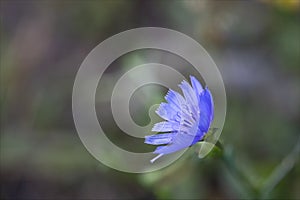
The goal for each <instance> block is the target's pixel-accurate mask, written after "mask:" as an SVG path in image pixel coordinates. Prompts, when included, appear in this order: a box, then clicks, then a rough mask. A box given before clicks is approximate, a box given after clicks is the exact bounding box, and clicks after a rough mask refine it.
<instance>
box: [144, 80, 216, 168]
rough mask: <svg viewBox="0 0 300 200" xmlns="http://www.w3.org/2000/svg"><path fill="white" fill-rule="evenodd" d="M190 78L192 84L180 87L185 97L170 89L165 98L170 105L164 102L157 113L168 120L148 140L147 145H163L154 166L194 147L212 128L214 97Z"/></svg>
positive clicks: (157, 149)
mask: <svg viewBox="0 0 300 200" xmlns="http://www.w3.org/2000/svg"><path fill="white" fill-rule="evenodd" d="M190 79H191V85H190V84H189V83H188V82H187V81H185V80H184V81H182V82H181V84H179V87H180V88H181V90H182V92H183V96H182V95H181V94H179V93H178V92H175V91H174V90H171V89H170V90H169V91H168V93H167V95H166V96H165V99H166V101H167V103H165V102H163V103H161V104H160V106H159V107H158V109H157V110H156V113H157V114H158V115H159V116H160V117H161V118H163V119H164V120H165V121H163V122H159V123H157V124H155V125H154V127H153V128H152V131H155V132H162V133H161V134H155V135H149V136H146V137H145V143H146V144H151V145H161V146H158V147H157V148H156V149H155V151H154V152H153V153H154V154H158V155H157V156H156V157H155V158H153V159H152V160H151V162H152V163H153V162H154V161H155V160H157V159H158V158H160V157H161V156H163V155H166V154H170V153H174V152H176V151H179V150H182V149H184V148H187V147H190V146H192V145H194V144H195V143H197V142H198V141H200V140H202V139H203V137H204V135H205V134H206V133H207V132H208V130H209V128H210V125H211V123H212V120H213V118H214V105H213V98H212V95H211V93H210V91H209V89H208V88H207V87H206V88H205V89H203V87H202V85H201V83H200V82H199V81H198V80H197V79H196V78H195V77H193V76H190Z"/></svg>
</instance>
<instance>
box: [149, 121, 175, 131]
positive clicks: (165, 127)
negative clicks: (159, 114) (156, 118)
mask: <svg viewBox="0 0 300 200" xmlns="http://www.w3.org/2000/svg"><path fill="white" fill-rule="evenodd" d="M179 128H180V124H179V123H176V122H175V123H174V122H158V123H156V124H154V126H153V128H152V131H155V132H170V131H177V130H179Z"/></svg>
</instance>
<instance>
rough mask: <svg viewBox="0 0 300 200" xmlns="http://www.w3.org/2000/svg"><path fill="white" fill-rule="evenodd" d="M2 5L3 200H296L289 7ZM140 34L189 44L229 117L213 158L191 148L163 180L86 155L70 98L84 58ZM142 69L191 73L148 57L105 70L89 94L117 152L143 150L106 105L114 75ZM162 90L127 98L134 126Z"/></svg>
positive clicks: (294, 65)
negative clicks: (164, 34) (149, 31)
mask: <svg viewBox="0 0 300 200" xmlns="http://www.w3.org/2000/svg"><path fill="white" fill-rule="evenodd" d="M0 3H1V6H0V9H1V10H0V13H1V14H0V15H1V27H0V30H1V35H0V40H1V42H0V47H1V49H0V58H1V60H0V61H1V68H0V81H1V82H0V96H1V99H0V112H1V120H0V122H1V125H0V130H1V141H0V150H1V152H0V160H1V163H0V167H1V172H0V174H1V199H45V198H55V199H56V198H61V199H66V198H68V199H142V198H143V199H216V198H222V199H246V198H251V199H252V198H255V199H256V198H268V199H270V198H276V199H281V198H283V199H299V198H300V192H299V188H300V163H299V136H300V135H299V130H300V90H299V85H300V37H299V35H300V9H299V6H300V3H299V1H298V0H274V1H273V0H257V1H234V0H233V1H208V0H198V1H197V0H196V1H193V0H186V1H184V0H183V1H135V0H134V1H122V0H113V1H109V0H103V1H100V0H99V1H92V0H90V1H79V0H75V1H62V2H58V1H47V0H45V1H8V0H4V1H1V2H0ZM142 26H160V27H166V28H171V29H175V30H177V31H181V32H183V33H185V34H187V35H189V36H191V37H192V38H194V39H196V40H197V41H199V42H200V43H201V44H202V45H203V46H204V47H205V48H206V49H207V51H208V52H209V54H210V55H211V56H212V58H213V59H214V60H215V62H216V64H217V65H218V67H219V69H220V71H221V74H222V76H223V78H224V83H225V86H226V92H227V100H228V107H227V110H228V112H227V118H226V122H225V125H224V129H223V133H222V135H221V139H220V140H221V142H222V144H223V148H222V149H220V148H218V147H215V148H214V150H213V151H212V152H211V153H210V154H209V156H207V157H205V158H202V159H199V157H198V156H199V155H198V151H199V145H203V143H202V144H201V143H199V144H198V145H196V146H195V147H191V148H190V149H189V150H188V151H187V152H186V153H185V154H184V156H183V157H181V158H180V159H179V160H178V161H176V162H175V163H174V164H173V165H171V166H169V167H166V168H164V169H162V170H159V171H156V172H152V173H147V174H125V173H121V172H117V171H115V170H112V169H109V168H107V167H106V166H104V165H102V164H101V163H99V162H98V161H97V160H95V159H94V158H93V157H92V156H91V155H90V154H89V153H88V152H87V150H86V149H85V148H84V146H83V145H82V143H81V141H80V139H79V137H78V136H77V133H76V130H75V128H74V124H73V118H72V108H71V95H72V87H73V81H74V78H75V76H76V72H77V70H78V68H79V66H80V63H81V62H82V61H83V59H84V58H85V56H86V55H87V54H88V53H89V51H90V50H92V49H93V48H94V47H95V46H96V45H97V44H98V43H99V42H101V41H103V40H104V39H106V38H107V37H110V36H111V35H113V34H116V33H119V32H121V31H124V30H127V29H131V28H136V27H142ZM148 62H159V63H163V64H167V65H170V66H174V68H176V69H177V70H178V71H180V72H181V73H182V74H184V75H185V76H188V75H190V74H194V73H195V71H192V69H189V68H184V67H183V66H188V65H187V64H188V63H186V61H184V60H183V59H180V58H176V56H174V55H170V54H168V53H167V52H159V51H150V50H145V51H144V50H141V51H140V52H139V51H137V52H132V53H129V54H128V55H124V57H122V58H120V59H118V61H116V62H114V63H112V65H111V66H110V67H109V68H108V69H107V70H106V71H105V73H104V76H103V79H101V81H100V83H99V87H98V91H97V95H96V102H97V105H96V109H97V114H99V116H98V118H99V121H100V123H101V124H102V125H103V126H104V128H105V129H106V130H110V133H111V135H109V136H108V137H109V138H110V139H112V140H113V141H114V142H115V143H116V144H118V145H120V146H122V147H124V148H125V149H130V150H132V151H134V150H136V151H137V152H139V151H149V148H150V147H149V146H147V145H145V144H143V140H141V139H134V140H133V142H132V143H130V142H131V139H130V138H129V137H128V138H125V137H124V133H123V132H122V131H121V130H120V129H119V128H118V127H117V125H116V124H115V122H114V120H113V118H112V114H111V111H110V110H109V109H110V101H109V98H107V97H110V95H111V92H112V89H113V87H114V84H115V83H116V81H117V80H118V79H119V78H120V77H121V76H122V74H124V73H125V72H126V71H128V70H129V69H131V68H132V67H134V66H136V65H138V64H143V63H148ZM195 75H196V76H197V74H195ZM153 76H155V74H154V75H153ZM138 78H142V77H132V79H133V80H135V79H138ZM165 92H166V88H162V87H159V86H154V87H143V88H140V89H139V90H138V91H136V94H134V95H133V98H132V101H134V102H135V103H134V104H131V105H136V106H135V107H132V108H131V111H132V113H131V114H132V118H133V119H134V120H135V121H136V122H137V123H138V124H142V125H144V124H147V122H149V116H148V112H147V110H148V109H149V108H150V107H151V105H153V104H156V103H159V102H161V101H162V100H163V96H164V94H165ZM149 134H150V133H149ZM200 157H201V155H200ZM112 159H114V158H112Z"/></svg>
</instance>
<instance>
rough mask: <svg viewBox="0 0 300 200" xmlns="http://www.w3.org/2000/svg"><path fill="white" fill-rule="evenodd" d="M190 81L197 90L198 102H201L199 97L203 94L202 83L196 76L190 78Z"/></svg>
mask: <svg viewBox="0 0 300 200" xmlns="http://www.w3.org/2000/svg"><path fill="white" fill-rule="evenodd" d="M190 79H191V83H192V86H193V89H194V90H195V92H196V95H197V98H198V101H199V100H200V98H199V97H200V96H199V95H200V94H201V93H202V92H203V87H202V85H201V83H200V82H199V81H198V80H197V79H196V78H195V77H194V76H190Z"/></svg>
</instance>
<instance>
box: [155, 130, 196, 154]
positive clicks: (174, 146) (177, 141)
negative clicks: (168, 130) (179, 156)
mask: <svg viewBox="0 0 300 200" xmlns="http://www.w3.org/2000/svg"><path fill="white" fill-rule="evenodd" d="M194 138H195V137H193V136H192V135H187V134H181V133H179V134H177V135H176V136H175V137H174V138H173V141H172V143H171V144H169V145H166V146H162V147H157V148H156V149H155V151H154V152H153V153H155V154H163V155H165V154H170V153H174V152H176V151H179V150H181V149H184V148H187V147H189V146H190V145H191V144H192V143H193V140H194Z"/></svg>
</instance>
